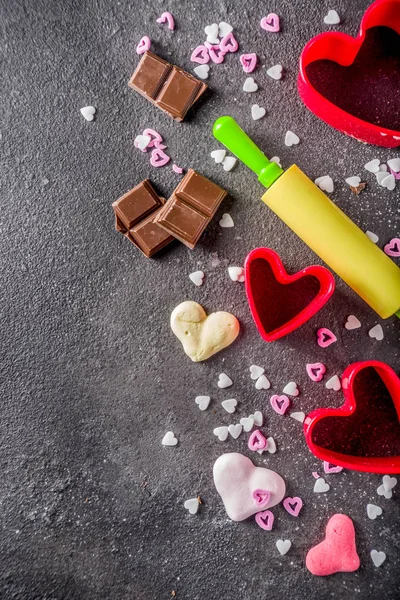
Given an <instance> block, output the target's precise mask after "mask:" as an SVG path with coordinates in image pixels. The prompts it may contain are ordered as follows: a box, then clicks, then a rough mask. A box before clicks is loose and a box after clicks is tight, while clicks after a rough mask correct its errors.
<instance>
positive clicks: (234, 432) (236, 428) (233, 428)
mask: <svg viewBox="0 0 400 600" xmlns="http://www.w3.org/2000/svg"><path fill="white" fill-rule="evenodd" d="M242 429H243V427H242V426H241V425H240V423H236V425H229V427H228V431H229V433H230V434H231V436H232V437H233V439H234V440H237V439H238V437H239V435H240V434H241V433H242Z"/></svg>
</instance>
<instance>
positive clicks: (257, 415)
mask: <svg viewBox="0 0 400 600" xmlns="http://www.w3.org/2000/svg"><path fill="white" fill-rule="evenodd" d="M249 419H253V421H254V425H257V427H262V424H263V422H264V417H263V414H262V412H260V411H259V410H256V411H255V412H254V415H249Z"/></svg>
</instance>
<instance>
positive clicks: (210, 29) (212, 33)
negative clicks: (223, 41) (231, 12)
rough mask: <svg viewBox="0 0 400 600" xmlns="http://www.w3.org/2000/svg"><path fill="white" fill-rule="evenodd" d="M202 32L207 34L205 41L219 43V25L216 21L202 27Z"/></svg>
mask: <svg viewBox="0 0 400 600" xmlns="http://www.w3.org/2000/svg"><path fill="white" fill-rule="evenodd" d="M204 33H205V34H206V36H207V42H209V43H210V44H219V38H218V33H219V27H218V25H217V23H213V24H212V25H207V27H205V28H204Z"/></svg>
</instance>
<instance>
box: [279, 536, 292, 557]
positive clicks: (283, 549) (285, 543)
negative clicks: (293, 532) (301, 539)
mask: <svg viewBox="0 0 400 600" xmlns="http://www.w3.org/2000/svg"><path fill="white" fill-rule="evenodd" d="M276 547H277V548H278V551H279V554H281V555H282V556H284V555H285V554H287V553H288V552H289V550H290V548H291V547H292V542H291V541H290V540H278V541H277V542H276Z"/></svg>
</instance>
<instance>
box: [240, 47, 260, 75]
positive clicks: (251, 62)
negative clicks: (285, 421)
mask: <svg viewBox="0 0 400 600" xmlns="http://www.w3.org/2000/svg"><path fill="white" fill-rule="evenodd" d="M240 64H241V65H242V67H243V71H244V72H245V73H252V72H253V71H254V69H255V68H256V66H257V54H255V52H252V53H251V54H242V55H241V57H240Z"/></svg>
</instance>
